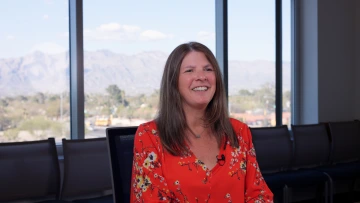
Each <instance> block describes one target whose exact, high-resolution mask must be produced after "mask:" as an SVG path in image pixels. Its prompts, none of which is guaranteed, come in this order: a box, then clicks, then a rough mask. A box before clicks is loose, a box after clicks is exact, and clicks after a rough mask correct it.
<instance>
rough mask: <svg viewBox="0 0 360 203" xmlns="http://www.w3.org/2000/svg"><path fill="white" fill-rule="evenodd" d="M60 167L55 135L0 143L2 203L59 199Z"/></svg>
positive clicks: (0, 198)
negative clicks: (45, 138) (43, 138)
mask: <svg viewBox="0 0 360 203" xmlns="http://www.w3.org/2000/svg"><path fill="white" fill-rule="evenodd" d="M59 190H60V169H59V162H58V156H57V151H56V145H55V140H54V138H49V139H48V140H41V141H30V142H14V143H0V202H8V201H13V200H21V199H26V200H30V199H39V198H52V199H57V197H58V194H59Z"/></svg>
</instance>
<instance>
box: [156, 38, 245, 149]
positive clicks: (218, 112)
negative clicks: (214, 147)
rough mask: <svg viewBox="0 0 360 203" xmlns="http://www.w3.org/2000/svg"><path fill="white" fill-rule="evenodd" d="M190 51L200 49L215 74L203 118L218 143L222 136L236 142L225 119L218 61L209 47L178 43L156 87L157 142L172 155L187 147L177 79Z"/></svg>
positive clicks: (223, 91) (223, 93) (224, 96)
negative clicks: (157, 100)
mask: <svg viewBox="0 0 360 203" xmlns="http://www.w3.org/2000/svg"><path fill="white" fill-rule="evenodd" d="M191 51H197V52H202V53H204V55H205V56H206V58H207V60H209V62H210V64H211V65H212V67H213V68H214V72H215V76H216V90H215V94H214V97H213V98H212V100H211V101H210V102H209V104H208V106H207V107H206V110H205V118H203V119H204V122H205V124H206V126H209V127H210V128H211V130H212V132H214V134H215V136H216V139H217V142H218V144H219V147H220V144H221V141H222V140H223V139H224V138H226V139H227V140H228V141H229V142H230V144H231V146H233V147H238V146H239V143H238V140H237V137H236V134H235V132H234V130H233V128H232V125H231V123H230V120H229V115H228V110H227V105H226V95H225V88H224V84H223V81H222V77H221V72H220V68H219V64H218V63H217V61H216V58H215V56H214V55H213V53H212V52H211V51H210V49H209V48H207V47H206V46H205V45H203V44H201V43H198V42H189V43H185V44H181V45H179V46H178V47H176V48H175V49H174V50H173V51H172V52H171V54H170V55H169V57H168V59H167V61H166V64H165V69H164V73H163V76H162V80H161V87H160V104H159V112H158V116H157V118H156V124H157V128H158V132H159V137H160V140H161V144H162V145H163V147H164V148H165V149H166V150H167V151H168V152H169V153H170V154H172V155H175V156H178V155H181V154H183V153H186V152H187V150H188V149H187V148H186V145H185V141H186V139H187V138H186V136H185V132H186V129H187V128H188V126H187V123H186V118H185V114H184V111H183V109H182V99H181V95H180V92H179V88H178V82H179V72H180V66H181V63H182V61H183V59H184V57H185V56H186V55H187V54H188V53H189V52H191Z"/></svg>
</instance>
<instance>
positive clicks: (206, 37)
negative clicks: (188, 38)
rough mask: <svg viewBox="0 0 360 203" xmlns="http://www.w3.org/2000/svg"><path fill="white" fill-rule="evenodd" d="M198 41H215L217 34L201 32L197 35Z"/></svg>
mask: <svg viewBox="0 0 360 203" xmlns="http://www.w3.org/2000/svg"><path fill="white" fill-rule="evenodd" d="M197 39H198V40H200V41H206V40H214V39H215V33H214V32H206V31H200V32H198V33H197Z"/></svg>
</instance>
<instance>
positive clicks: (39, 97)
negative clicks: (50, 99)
mask: <svg viewBox="0 0 360 203" xmlns="http://www.w3.org/2000/svg"><path fill="white" fill-rule="evenodd" d="M33 101H34V102H36V103H38V104H44V103H45V94H44V93H42V92H38V93H36V95H35V96H34V97H33Z"/></svg>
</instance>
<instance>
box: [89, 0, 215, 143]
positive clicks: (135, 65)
mask: <svg viewBox="0 0 360 203" xmlns="http://www.w3.org/2000/svg"><path fill="white" fill-rule="evenodd" d="M189 5H191V6H189ZM134 11H136V12H134ZM94 14H96V15H94ZM188 41H199V42H201V43H203V44H205V45H206V46H208V47H209V48H210V49H211V50H212V51H214V50H215V49H214V48H215V7H214V3H213V2H212V3H209V1H207V0H200V1H191V0H185V1H158V0H155V1H142V2H141V3H140V4H139V3H138V2H134V1H117V0H107V1H101V2H100V1H94V0H93V1H84V50H85V54H84V64H85V66H84V74H85V75H84V82H85V128H86V130H85V137H86V138H91V137H103V136H105V128H106V126H132V125H139V124H140V123H143V122H146V121H149V120H152V119H154V118H155V116H156V113H157V105H158V99H159V88H160V80H161V76H162V72H163V68H164V65H165V61H166V59H167V57H168V55H169V54H170V52H171V51H172V50H173V49H174V48H175V47H176V46H178V45H179V44H181V43H184V42H188Z"/></svg>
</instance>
